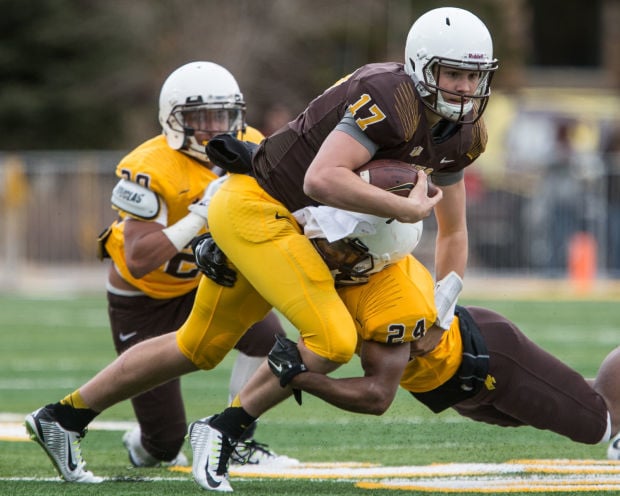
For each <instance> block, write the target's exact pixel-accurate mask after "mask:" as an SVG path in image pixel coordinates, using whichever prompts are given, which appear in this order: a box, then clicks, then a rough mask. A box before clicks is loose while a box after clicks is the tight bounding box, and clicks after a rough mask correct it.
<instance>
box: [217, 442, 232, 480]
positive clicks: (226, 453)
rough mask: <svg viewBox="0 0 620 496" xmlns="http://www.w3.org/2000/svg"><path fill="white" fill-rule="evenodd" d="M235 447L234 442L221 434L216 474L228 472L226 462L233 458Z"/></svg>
mask: <svg viewBox="0 0 620 496" xmlns="http://www.w3.org/2000/svg"><path fill="white" fill-rule="evenodd" d="M235 447H236V443H231V441H230V439H229V438H228V436H226V435H224V434H222V450H221V451H220V459H219V462H218V464H217V470H216V473H217V474H218V475H224V474H226V473H227V472H228V463H229V462H230V460H231V459H234V453H235Z"/></svg>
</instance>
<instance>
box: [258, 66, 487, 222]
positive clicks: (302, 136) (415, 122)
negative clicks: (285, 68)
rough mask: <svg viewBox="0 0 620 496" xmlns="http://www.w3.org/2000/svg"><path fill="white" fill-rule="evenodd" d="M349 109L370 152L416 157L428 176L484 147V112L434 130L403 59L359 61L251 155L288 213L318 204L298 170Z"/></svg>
mask: <svg viewBox="0 0 620 496" xmlns="http://www.w3.org/2000/svg"><path fill="white" fill-rule="evenodd" d="M347 110H350V112H351V114H352V116H353V118H354V120H355V122H356V124H357V125H358V126H359V128H360V130H361V131H362V132H363V133H364V134H365V135H366V136H367V137H368V138H369V139H370V140H371V141H372V142H373V143H375V145H377V146H378V150H377V152H376V153H375V155H374V157H373V158H374V159H380V158H391V159H396V160H400V161H403V162H407V163H410V164H414V165H415V166H417V167H418V168H420V169H424V170H425V171H426V172H427V173H429V174H431V177H436V175H441V174H442V173H455V172H459V171H461V170H462V169H463V168H465V167H467V166H468V165H469V164H471V163H472V162H473V161H474V160H475V159H476V158H478V156H479V155H480V154H481V153H482V152H483V151H484V148H485V146H486V141H487V135H486V128H485V125H484V121H483V120H482V119H479V120H478V121H476V122H475V123H474V124H462V125H459V126H454V125H450V123H448V122H447V121H440V122H439V123H438V124H437V125H436V126H435V130H434V131H433V130H432V129H431V127H430V125H429V122H428V120H427V118H426V113H425V110H426V107H425V105H424V103H423V102H422V100H421V97H420V95H419V94H418V93H417V91H416V90H415V87H414V83H413V81H412V79H411V77H410V76H409V75H407V74H406V73H405V70H404V67H403V65H402V64H399V63H395V62H387V63H378V64H368V65H364V66H362V67H360V68H359V69H358V70H356V71H355V72H354V73H352V74H351V75H349V76H347V77H345V78H343V79H342V80H340V81H338V82H337V83H336V84H335V85H334V86H332V87H330V88H329V89H327V90H326V91H325V92H324V93H323V94H321V95H320V96H318V97H317V98H315V99H314V100H313V101H312V102H310V104H309V105H308V107H307V108H306V110H305V111H304V112H303V113H302V114H300V115H299V116H298V117H297V118H296V119H295V120H294V121H292V122H290V123H289V124H288V125H287V126H286V127H285V128H283V129H282V130H280V131H278V132H277V133H275V134H273V135H272V136H270V137H269V138H267V139H266V140H264V141H263V143H262V144H261V146H260V148H259V150H258V152H257V154H256V157H255V160H254V164H253V169H254V170H253V174H254V176H255V177H256V179H257V180H258V182H259V184H260V185H261V186H262V187H263V188H264V189H265V190H266V191H267V192H268V193H269V194H270V195H271V196H273V197H274V198H276V199H277V200H279V201H281V202H282V203H283V204H284V205H285V206H286V207H287V208H288V209H289V210H290V211H291V212H294V211H295V210H297V209H300V208H303V207H306V206H309V205H314V206H316V205H318V203H317V202H316V201H314V200H313V199H312V198H310V197H308V196H306V195H305V194H304V192H303V189H302V188H303V180H304V176H305V173H306V170H307V169H308V167H309V166H310V163H311V162H312V159H313V158H314V156H315V155H316V153H317V151H318V149H319V147H320V146H321V143H323V141H324V140H325V138H326V137H327V135H328V134H329V133H330V132H331V131H332V130H333V129H334V128H335V127H336V125H337V124H338V123H339V122H340V121H341V119H342V118H343V117H344V115H345V113H346V111H347ZM472 112H476V109H475V108H474V109H473V110H472ZM440 128H442V129H440ZM439 134H441V135H443V136H442V137H441V138H439Z"/></svg>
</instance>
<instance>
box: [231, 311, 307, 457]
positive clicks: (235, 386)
mask: <svg viewBox="0 0 620 496" xmlns="http://www.w3.org/2000/svg"><path fill="white" fill-rule="evenodd" d="M276 335H278V336H282V337H284V336H286V333H285V331H284V328H283V327H282V323H281V322H280V319H279V317H278V316H277V315H276V314H275V312H269V313H268V314H267V317H265V318H264V319H263V320H261V321H260V322H257V323H256V324H254V325H253V326H252V327H250V328H249V329H248V331H247V332H246V333H245V334H244V335H243V337H242V338H241V339H240V340H239V342H238V343H237V344H236V345H235V348H236V349H237V350H238V353H237V357H236V358H235V363H234V364H233V369H232V372H231V374H230V384H229V388H228V391H229V398H228V403H229V404H231V403H232V401H233V400H234V399H235V397H236V396H237V394H239V391H241V388H242V387H243V386H244V385H245V384H246V383H247V382H248V380H249V379H250V377H251V376H252V375H253V374H254V373H255V372H256V370H257V369H258V367H259V365H260V364H261V363H263V362H264V361H265V360H266V357H267V354H268V353H269V351H270V350H271V348H272V347H273V345H274V343H275V336H276ZM256 426H257V423H254V426H253V427H250V428H248V429H247V430H246V432H245V433H244V435H243V436H242V438H241V439H240V442H239V444H238V445H237V448H236V449H235V456H234V457H233V458H232V462H233V463H243V464H251V465H258V464H278V465H280V466H284V465H292V464H297V463H299V461H298V460H296V459H294V458H290V457H288V456H284V455H278V454H277V453H276V452H274V451H273V450H271V449H270V448H269V446H268V445H267V444H265V443H260V442H258V441H256V439H254V436H255V434H256Z"/></svg>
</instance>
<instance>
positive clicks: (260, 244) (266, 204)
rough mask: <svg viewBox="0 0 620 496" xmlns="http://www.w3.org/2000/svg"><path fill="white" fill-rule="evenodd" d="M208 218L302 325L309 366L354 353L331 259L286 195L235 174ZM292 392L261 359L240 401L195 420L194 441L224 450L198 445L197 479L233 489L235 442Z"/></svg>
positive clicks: (233, 256) (268, 295) (261, 289)
mask: <svg viewBox="0 0 620 496" xmlns="http://www.w3.org/2000/svg"><path fill="white" fill-rule="evenodd" d="M209 226H210V229H211V233H212V234H213V238H214V240H215V241H216V242H217V243H218V245H219V246H220V248H221V249H222V250H223V251H224V252H225V253H226V255H227V256H228V258H229V259H230V261H231V262H232V263H233V264H234V265H235V266H236V268H237V269H238V271H239V273H240V274H242V275H243V276H244V278H247V280H248V281H249V282H250V283H251V285H252V286H253V287H254V288H255V289H256V291H257V292H258V293H259V294H260V295H261V296H262V297H263V298H264V299H265V300H266V301H268V302H269V303H270V304H271V305H273V306H274V307H276V308H277V309H278V310H279V311H280V312H281V313H282V314H283V315H284V316H285V317H286V318H287V319H288V320H289V321H290V322H291V323H292V324H293V326H294V327H296V328H297V329H299V330H300V333H301V335H302V337H303V339H304V343H305V345H306V347H307V350H308V351H307V352H304V353H305V354H304V355H303V356H302V357H303V360H304V362H305V363H306V365H307V366H308V368H309V369H310V370H314V371H317V372H323V373H327V372H329V371H331V370H334V369H335V368H337V367H338V366H339V365H340V364H341V363H344V362H346V361H348V360H349V359H350V358H351V357H352V355H353V352H354V350H355V344H356V333H355V326H354V323H353V320H352V318H351V316H350V315H349V314H348V312H347V309H346V307H345V306H344V304H343V303H342V301H341V300H340V298H339V297H338V294H337V293H336V291H335V289H334V285H333V279H332V276H331V273H330V272H329V270H328V269H327V266H326V265H325V263H324V262H323V260H322V259H321V257H320V256H319V255H318V253H317V252H316V251H315V250H314V248H313V246H312V244H311V243H310V241H309V240H308V239H307V238H306V237H305V236H304V235H303V233H302V231H301V229H300V227H299V225H298V224H297V222H296V220H295V219H294V217H293V216H292V214H291V213H290V212H288V210H287V209H286V208H285V207H284V206H283V205H282V204H281V203H279V202H277V201H276V200H274V199H273V198H271V197H270V196H269V195H268V194H266V193H265V191H264V190H262V189H261V188H260V187H258V185H257V183H256V181H255V180H254V179H253V178H251V177H249V176H240V175H232V176H231V178H230V179H229V180H228V181H226V182H225V183H224V184H223V185H222V187H221V188H220V190H219V191H218V193H217V194H216V195H215V196H214V197H213V199H212V201H211V204H210V205H209ZM238 283H239V281H237V284H238ZM291 394H292V392H291V390H290V388H288V387H287V388H282V387H281V386H280V384H279V380H278V378H277V377H275V376H274V375H273V374H272V373H271V371H270V370H269V367H268V366H267V365H266V364H263V365H261V366H260V367H259V369H258V371H257V373H256V374H254V376H253V377H252V378H251V379H250V381H249V382H248V384H247V385H246V386H245V387H244V388H243V389H242V391H241V393H240V395H239V400H238V402H234V403H233V405H232V406H231V407H229V408H227V409H226V410H225V411H224V412H221V413H220V414H219V415H218V416H215V417H214V418H212V419H210V420H208V421H201V423H195V424H193V425H192V426H190V442H192V446H195V445H196V446H198V445H200V446H203V445H204V446H207V448H205V449H204V450H201V452H207V451H208V452H209V453H213V451H212V450H214V451H215V452H218V453H219V456H217V457H213V456H210V457H208V456H205V457H204V460H200V457H197V456H196V455H197V453H196V450H195V449H194V460H195V463H194V464H193V474H194V478H195V479H196V482H197V483H198V484H200V485H201V486H202V487H204V488H205V489H214V487H213V486H212V484H216V485H217V487H220V486H221V485H225V486H227V489H229V488H230V485H229V483H228V479H227V463H228V460H229V457H230V454H231V452H232V447H234V445H235V443H236V442H237V441H238V439H239V438H240V437H241V436H242V435H243V432H244V431H245V429H246V428H247V427H248V426H249V425H251V424H252V423H253V422H254V421H255V420H256V419H257V418H258V417H259V416H260V415H261V414H262V413H264V412H265V411H267V410H268V409H269V408H271V407H273V406H274V405H276V404H278V403H279V402H280V401H282V400H284V399H285V398H287V397H288V396H290V395H291ZM197 459H198V461H197V462H196V460H197ZM207 460H208V462H209V463H208V466H207V464H206V462H207ZM203 462H204V463H203ZM214 462H215V463H214ZM213 481H215V482H213Z"/></svg>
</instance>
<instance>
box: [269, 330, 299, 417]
mask: <svg viewBox="0 0 620 496" xmlns="http://www.w3.org/2000/svg"><path fill="white" fill-rule="evenodd" d="M267 363H268V364H269V368H270V369H271V371H272V372H273V374H274V375H275V376H276V377H277V378H278V379H280V386H282V387H286V386H287V385H288V383H289V382H291V380H292V379H293V377H295V376H296V375H298V374H301V373H302V372H307V370H308V368H307V367H306V365H305V364H304V362H302V361H301V355H300V354H299V350H298V349H297V344H296V343H295V342H294V341H291V340H290V339H288V338H283V337H280V336H278V335H276V343H275V344H274V345H273V348H271V351H270V352H269V354H268V355H267ZM293 395H294V396H295V400H296V401H297V403H299V404H300V405H301V391H300V390H299V389H293Z"/></svg>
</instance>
